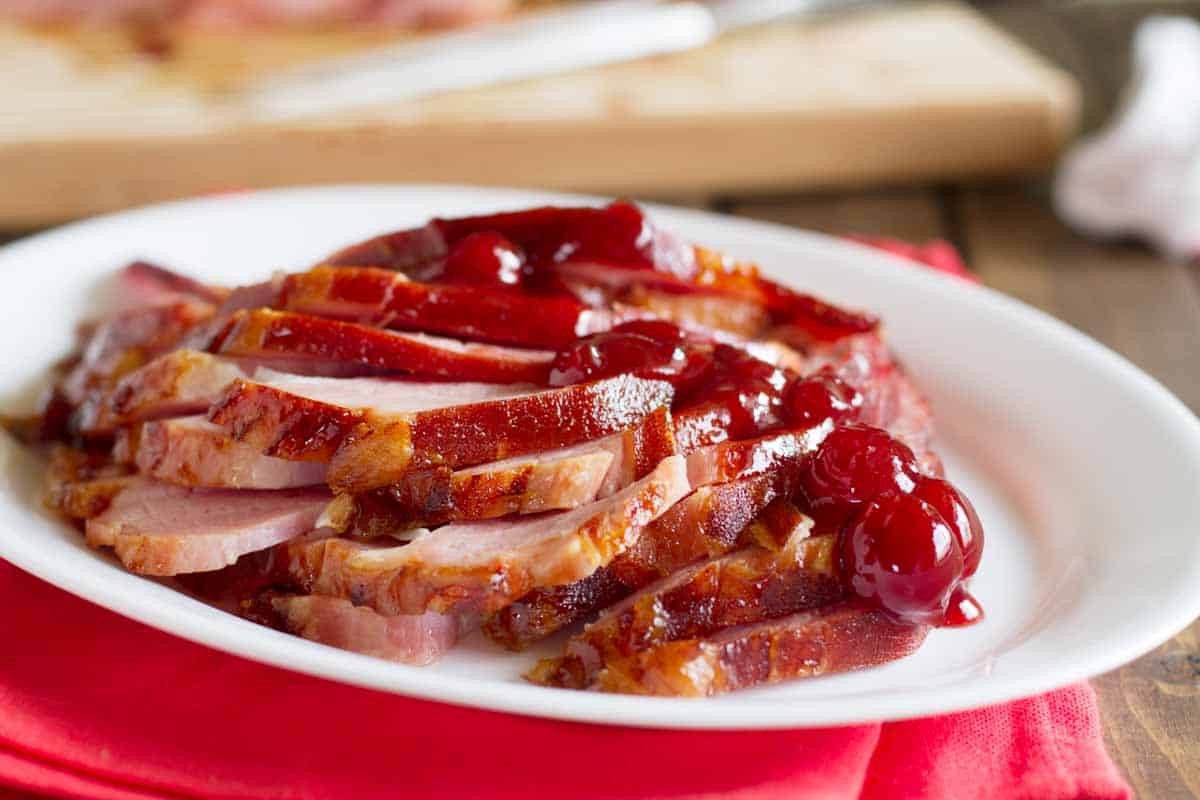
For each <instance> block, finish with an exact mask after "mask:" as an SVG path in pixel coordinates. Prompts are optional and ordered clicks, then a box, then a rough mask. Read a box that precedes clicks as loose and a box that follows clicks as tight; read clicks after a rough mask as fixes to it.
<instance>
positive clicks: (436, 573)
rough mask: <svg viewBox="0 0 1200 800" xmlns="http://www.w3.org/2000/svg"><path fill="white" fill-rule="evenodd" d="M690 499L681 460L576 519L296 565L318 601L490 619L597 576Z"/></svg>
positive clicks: (542, 519) (338, 544)
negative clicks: (532, 595)
mask: <svg viewBox="0 0 1200 800" xmlns="http://www.w3.org/2000/svg"><path fill="white" fill-rule="evenodd" d="M687 490H688V486H687V475H686V469H685V465H684V462H683V459H682V458H680V457H679V456H672V457H670V458H667V459H664V460H663V461H662V462H661V463H660V464H659V465H658V467H656V468H655V469H654V471H653V472H651V473H650V474H649V475H647V476H646V477H645V478H643V479H642V480H640V481H638V482H637V483H635V484H633V485H632V486H629V487H627V488H626V489H624V490H622V491H621V492H618V493H617V494H615V495H613V496H612V497H609V498H607V499H605V500H600V501H597V502H595V503H592V504H590V505H586V506H582V507H580V508H576V509H573V510H571V511H561V512H557V513H555V514H548V515H541V516H533V517H516V518H508V519H501V520H490V521H486V522H466V523H454V524H451V525H446V526H444V527H441V528H438V529H437V530H435V531H433V532H431V533H428V534H426V535H424V536H421V537H418V538H416V539H415V540H414V541H413V542H411V543H410V544H407V545H402V546H398V547H378V546H371V545H369V544H362V543H358V542H353V541H348V540H344V539H328V540H325V541H323V542H316V543H306V544H303V545H299V546H297V547H295V548H291V549H292V550H293V556H292V561H293V563H294V564H295V565H296V569H297V570H298V571H300V572H301V573H303V574H304V575H305V578H304V581H303V582H304V583H305V584H306V585H309V586H311V587H312V588H313V590H314V591H315V592H316V593H319V594H328V595H332V596H335V597H346V598H349V599H351V600H352V601H353V602H355V603H356V604H360V605H367V606H370V607H372V608H374V609H376V610H377V611H380V612H382V613H385V614H416V613H423V612H425V611H427V610H434V611H440V612H446V611H450V610H467V611H480V612H484V613H487V612H492V611H495V610H497V609H499V608H502V607H504V606H505V605H508V604H509V603H511V602H513V601H514V600H516V599H517V598H518V597H520V596H522V595H524V594H526V593H528V592H529V591H530V590H532V589H535V588H537V587H540V586H552V585H558V584H566V583H571V582H573V581H577V580H579V579H581V578H584V577H586V576H588V575H590V574H592V573H593V572H595V571H596V570H597V569H599V568H600V567H603V566H604V565H605V564H607V563H609V562H611V561H612V560H613V558H615V557H616V556H618V555H619V554H620V553H622V552H624V551H625V550H627V549H628V548H629V547H630V546H631V545H632V544H634V543H635V542H636V541H637V539H638V537H639V535H640V534H641V532H642V530H643V529H644V528H645V526H646V525H647V524H649V523H650V522H651V521H653V520H654V519H655V518H656V517H657V516H658V515H659V514H661V513H662V512H663V511H665V510H666V509H667V508H669V507H670V506H671V505H672V504H674V503H675V502H676V501H677V500H678V499H679V498H680V497H682V496H683V495H684V494H686V493H687Z"/></svg>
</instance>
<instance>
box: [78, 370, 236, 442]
mask: <svg viewBox="0 0 1200 800" xmlns="http://www.w3.org/2000/svg"><path fill="white" fill-rule="evenodd" d="M246 376H247V373H246V372H245V371H244V370H243V369H242V368H241V367H240V366H238V364H237V363H235V362H233V361H230V360H227V359H222V358H216V357H215V356H211V355H209V354H207V353H199V352H196V351H195V350H174V351H172V352H170V353H166V354H165V355H162V356H159V357H158V358H156V359H155V360H153V361H151V362H150V363H148V364H146V365H145V366H143V367H141V368H140V369H137V370H135V371H133V372H131V373H129V374H128V375H126V376H125V377H123V378H122V379H121V380H120V381H119V382H118V383H117V384H116V386H114V387H113V388H112V389H111V390H110V391H108V392H105V393H104V394H102V395H98V396H96V397H94V398H93V399H91V400H90V401H89V402H86V403H84V404H83V405H82V406H81V407H80V408H79V410H78V411H77V412H76V415H75V427H76V429H77V430H79V431H80V432H82V433H87V434H96V433H108V432H111V431H112V430H114V429H115V428H117V427H119V426H121V425H128V424H130V423H133V422H141V421H143V420H148V419H161V418H164V417H174V416H182V415H185V414H199V413H202V412H204V411H205V410H207V409H208V406H209V404H211V403H212V402H213V400H215V399H216V398H217V397H219V396H220V394H221V391H222V390H223V389H224V388H225V387H226V386H228V385H229V384H230V383H232V382H233V381H235V380H237V379H238V378H244V377H246Z"/></svg>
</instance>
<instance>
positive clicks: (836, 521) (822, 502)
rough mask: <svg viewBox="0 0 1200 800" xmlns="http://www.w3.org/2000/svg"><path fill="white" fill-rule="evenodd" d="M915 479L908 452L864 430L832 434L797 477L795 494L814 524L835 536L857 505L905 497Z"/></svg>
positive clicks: (849, 429)
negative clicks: (893, 496) (798, 491)
mask: <svg viewBox="0 0 1200 800" xmlns="http://www.w3.org/2000/svg"><path fill="white" fill-rule="evenodd" d="M917 478H918V472H917V463H916V457H915V456H914V455H913V451H912V450H910V449H909V448H908V447H907V446H905V445H904V444H902V443H901V442H899V441H897V440H896V439H893V438H892V437H891V435H889V434H888V432H887V431H884V430H880V429H879V428H872V427H870V426H867V425H858V424H854V425H843V426H840V427H837V428H834V429H833V431H831V432H830V434H829V435H828V436H826V437H825V440H824V441H823V442H822V443H821V446H820V447H819V448H818V449H817V452H816V453H814V454H813V456H812V458H810V459H809V460H808V461H807V462H806V463H805V465H804V469H803V470H801V473H800V489H801V491H802V492H803V494H804V498H805V499H806V500H807V501H808V508H809V510H810V511H811V513H812V515H813V517H814V518H815V519H816V520H817V521H818V522H820V523H824V524H825V525H828V526H829V527H830V528H832V529H834V530H837V529H838V528H840V527H841V525H842V524H843V523H844V522H845V521H846V519H847V518H848V517H849V516H850V515H851V514H853V513H854V511H855V510H856V508H857V507H858V506H860V505H862V504H863V503H868V502H870V501H872V500H875V499H876V498H879V497H883V496H885V495H889V494H905V493H908V492H911V491H912V490H913V488H914V487H915V485H916V481H917Z"/></svg>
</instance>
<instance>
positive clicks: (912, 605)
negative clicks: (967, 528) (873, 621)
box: [839, 494, 963, 625]
mask: <svg viewBox="0 0 1200 800" xmlns="http://www.w3.org/2000/svg"><path fill="white" fill-rule="evenodd" d="M839 544H840V548H839V551H840V562H841V568H842V574H843V575H844V576H845V580H846V582H847V584H848V585H849V587H850V589H851V590H853V591H854V593H855V594H857V595H858V596H859V597H862V598H865V599H867V600H872V601H874V602H876V603H878V604H879V605H880V606H881V607H882V608H884V609H885V610H887V611H890V612H891V613H893V614H895V615H896V616H898V617H900V618H902V619H906V620H911V621H913V622H922V623H926V624H929V625H941V624H943V623H944V622H945V620H946V611H947V608H948V607H949V605H950V598H951V594H952V593H953V592H954V590H955V588H956V587H957V585H958V581H959V580H960V579H961V577H962V572H963V557H962V551H961V550H959V547H958V540H957V539H956V538H955V536H954V532H953V531H952V530H950V526H949V525H947V524H946V522H945V521H944V520H943V519H942V517H941V515H940V514H938V512H937V509H935V508H934V507H933V506H931V505H929V504H928V503H926V502H925V501H924V500H922V499H920V498H919V497H916V496H915V495H911V494H889V495H886V496H883V497H880V498H879V499H877V500H873V501H872V502H870V503H868V504H866V506H864V507H863V509H862V510H861V511H859V512H858V514H856V515H855V516H854V517H853V518H851V520H850V522H849V523H847V525H846V527H845V528H844V529H843V531H842V535H841V540H840V542H839Z"/></svg>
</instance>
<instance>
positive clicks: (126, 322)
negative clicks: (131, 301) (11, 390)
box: [60, 302, 213, 404]
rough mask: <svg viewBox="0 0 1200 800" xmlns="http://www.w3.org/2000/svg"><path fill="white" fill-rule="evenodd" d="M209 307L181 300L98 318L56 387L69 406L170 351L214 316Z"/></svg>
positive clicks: (205, 304) (211, 308) (204, 304)
mask: <svg viewBox="0 0 1200 800" xmlns="http://www.w3.org/2000/svg"><path fill="white" fill-rule="evenodd" d="M212 313H213V307H212V306H211V305H209V304H207V303H195V302H182V303H171V304H168V305H160V306H147V307H143V308H134V309H130V310H128V311H122V312H119V313H117V314H114V315H113V316H111V317H108V318H107V319H104V320H102V321H101V322H99V323H98V324H97V325H95V326H94V327H93V328H91V329H90V330H89V331H88V335H87V341H86V344H85V345H84V347H83V351H82V353H81V354H80V357H79V359H78V361H77V362H76V363H75V364H74V366H73V367H72V368H71V370H70V371H69V372H68V373H67V375H66V376H65V377H64V378H63V380H62V381H61V383H60V391H61V393H62V395H63V397H65V398H66V400H67V401H68V402H70V403H72V404H78V403H80V402H82V401H83V400H84V399H85V398H86V397H87V396H88V395H89V394H90V393H91V392H94V391H98V390H104V389H107V388H108V387H110V386H111V385H112V384H113V383H114V382H115V381H116V380H117V379H119V378H121V377H122V376H123V375H125V374H126V373H129V372H131V371H133V370H135V369H137V368H138V367H140V366H142V365H143V364H145V363H146V362H147V361H149V360H150V359H152V358H154V357H155V356H157V355H159V354H160V353H162V352H165V351H166V350H169V349H171V348H172V347H174V346H175V345H176V344H177V343H178V342H179V341H180V340H181V339H182V338H183V336H184V335H185V334H187V333H188V332H189V331H190V330H191V329H192V328H194V327H195V326H196V325H198V324H200V323H202V322H204V321H205V320H207V319H208V318H209V317H211V316H212Z"/></svg>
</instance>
